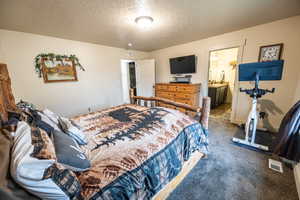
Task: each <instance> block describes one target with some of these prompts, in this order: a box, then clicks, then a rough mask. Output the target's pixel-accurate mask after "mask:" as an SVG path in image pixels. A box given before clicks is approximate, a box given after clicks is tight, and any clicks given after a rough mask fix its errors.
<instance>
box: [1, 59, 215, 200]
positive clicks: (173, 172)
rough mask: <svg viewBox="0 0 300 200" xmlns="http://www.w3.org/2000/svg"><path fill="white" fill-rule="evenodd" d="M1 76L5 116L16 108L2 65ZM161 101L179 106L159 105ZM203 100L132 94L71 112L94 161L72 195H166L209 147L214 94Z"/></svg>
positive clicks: (82, 174) (85, 148)
mask: <svg viewBox="0 0 300 200" xmlns="http://www.w3.org/2000/svg"><path fill="white" fill-rule="evenodd" d="M0 80H1V93H0V100H1V101H0V110H1V119H2V120H3V121H5V120H7V117H8V114H7V113H8V112H9V111H14V110H17V108H16V105H15V101H14V97H13V95H12V91H11V86H10V78H9V76H8V71H7V67H6V65H3V64H1V65H0ZM158 102H163V103H165V104H170V105H173V106H175V108H176V109H178V110H176V109H167V108H162V107H157V106H156V105H157V103H158ZM202 105H203V106H202V108H198V107H191V106H188V105H185V104H181V103H176V102H173V101H170V100H166V99H162V98H157V97H151V98H146V97H138V96H134V95H133V93H131V104H125V105H120V106H115V107H112V108H108V109H105V110H101V111H97V112H93V113H88V114H83V115H80V116H76V117H73V118H72V121H74V122H76V124H78V125H80V127H82V130H83V132H84V133H85V134H86V136H87V138H88V141H89V142H88V144H87V145H85V146H83V147H82V149H83V150H84V151H85V153H86V154H87V155H88V157H89V159H90V161H91V168H90V169H89V170H87V171H83V172H77V173H76V176H77V179H78V180H79V182H80V185H81V191H80V196H76V197H75V198H74V199H165V198H166V197H167V196H168V194H169V193H170V192H171V191H172V190H173V189H174V188H175V187H176V186H177V185H178V184H179V183H180V181H181V180H182V179H183V178H184V176H185V175H186V174H187V173H188V172H189V170H191V168H192V167H193V166H194V165H195V164H196V163H197V162H198V161H199V160H200V159H201V158H202V157H203V156H204V155H205V152H206V151H207V145H208V141H207V129H208V117H209V108H210V99H209V98H203V104H202ZM179 109H185V111H186V113H187V114H189V115H191V113H194V117H196V118H198V120H200V122H201V123H199V121H197V120H195V119H194V117H191V116H188V115H186V114H184V113H183V112H180V111H179ZM7 153H9V152H7Z"/></svg>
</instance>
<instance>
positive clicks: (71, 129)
mask: <svg viewBox="0 0 300 200" xmlns="http://www.w3.org/2000/svg"><path fill="white" fill-rule="evenodd" d="M43 113H44V115H46V116H47V117H48V119H50V120H51V121H52V123H55V124H56V126H57V128H58V130H59V131H60V130H61V128H62V131H63V132H65V133H67V134H68V135H70V136H71V137H72V138H73V139H74V140H76V142H77V143H78V144H79V145H86V144H87V142H88V141H87V139H86V136H85V134H84V133H83V131H82V130H80V128H78V127H76V126H74V125H73V124H72V122H71V121H70V120H69V119H68V118H65V117H61V116H59V115H58V114H56V113H54V112H52V111H51V110H49V109H45V110H43ZM60 120H61V121H62V122H63V125H64V126H61V125H62V124H60ZM43 121H44V120H43ZM46 122H47V121H46ZM47 123H48V122H47ZM58 124H60V127H58ZM50 125H51V124H50ZM55 129H56V128H55Z"/></svg>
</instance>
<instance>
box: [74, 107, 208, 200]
mask: <svg viewBox="0 0 300 200" xmlns="http://www.w3.org/2000/svg"><path fill="white" fill-rule="evenodd" d="M72 120H73V121H74V122H75V123H76V124H78V125H80V126H81V127H82V128H83V130H84V133H85V134H86V135H87V137H88V139H89V143H88V145H86V146H85V147H84V150H85V151H86V152H87V154H88V155H89V158H90V160H91V163H92V167H91V168H90V169H89V170H88V171H85V172H81V173H78V174H77V175H78V179H79V181H80V183H81V186H82V195H83V196H84V198H87V199H151V197H153V196H154V195H155V194H156V193H157V192H158V191H160V190H161V189H162V188H163V187H164V186H165V185H166V184H167V183H169V182H170V181H171V180H172V179H173V178H174V177H175V176H176V175H177V174H178V173H179V172H180V171H181V169H182V165H183V163H184V162H185V161H186V160H188V159H189V157H190V155H191V153H192V152H194V151H196V150H198V151H202V152H204V153H205V151H206V146H207V145H208V139H207V132H206V130H204V129H203V127H202V126H201V124H200V123H198V122H197V121H195V120H194V119H192V118H190V117H189V116H187V115H185V114H183V113H181V112H179V111H176V110H172V109H167V108H162V107H153V108H147V107H141V106H136V105H121V106H116V107H112V108H109V109H106V110H102V111H98V112H93V113H89V114H85V115H80V116H77V117H74V118H72Z"/></svg>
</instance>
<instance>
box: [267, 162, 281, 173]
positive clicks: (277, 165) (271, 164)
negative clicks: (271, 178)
mask: <svg viewBox="0 0 300 200" xmlns="http://www.w3.org/2000/svg"><path fill="white" fill-rule="evenodd" d="M269 168H270V169H272V170H274V171H277V172H280V173H283V169H282V163H281V162H279V161H276V160H273V159H269Z"/></svg>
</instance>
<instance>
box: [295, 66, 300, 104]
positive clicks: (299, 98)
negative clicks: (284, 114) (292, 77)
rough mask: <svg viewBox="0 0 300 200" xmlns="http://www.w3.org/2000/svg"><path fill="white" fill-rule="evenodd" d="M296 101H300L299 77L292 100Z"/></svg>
mask: <svg viewBox="0 0 300 200" xmlns="http://www.w3.org/2000/svg"><path fill="white" fill-rule="evenodd" d="M299 70H300V69H299ZM297 101H300V77H299V78H298V84H297V88H296V91H295V96H294V102H295V103H296V102H297Z"/></svg>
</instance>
